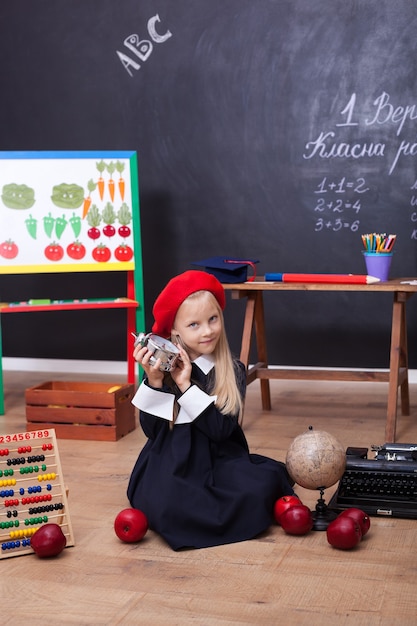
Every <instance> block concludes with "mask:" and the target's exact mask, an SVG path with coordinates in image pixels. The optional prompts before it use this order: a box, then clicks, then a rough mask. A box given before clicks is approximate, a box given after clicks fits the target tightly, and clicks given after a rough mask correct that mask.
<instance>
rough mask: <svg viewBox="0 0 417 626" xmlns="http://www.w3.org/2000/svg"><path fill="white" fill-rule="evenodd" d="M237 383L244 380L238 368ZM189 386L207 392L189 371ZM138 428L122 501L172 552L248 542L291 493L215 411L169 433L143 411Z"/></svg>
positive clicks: (283, 476)
mask: <svg viewBox="0 0 417 626" xmlns="http://www.w3.org/2000/svg"><path fill="white" fill-rule="evenodd" d="M242 368H243V369H242ZM238 378H239V379H240V382H242V381H243V380H244V378H245V376H244V367H243V365H242V364H241V363H239V374H238ZM192 381H193V383H195V384H197V385H198V386H199V387H200V388H201V389H203V390H206V389H207V382H208V376H206V375H205V374H204V373H203V372H202V371H201V370H200V369H199V368H198V367H197V366H196V365H195V364H193V374H192ZM242 384H243V383H242ZM165 391H167V390H166V389H165ZM170 392H171V393H172V391H171V390H170ZM140 423H141V426H142V429H143V432H144V433H145V435H146V436H147V437H148V441H147V443H146V444H145V446H144V447H143V449H142V451H141V453H140V455H139V458H138V460H137V461H136V464H135V466H134V468H133V471H132V474H131V477H130V480H129V485H128V489H127V495H128V498H129V501H130V504H131V506H132V507H134V508H137V509H140V510H142V511H143V512H144V513H145V514H146V516H147V518H148V521H149V527H150V528H151V529H152V530H154V531H156V532H157V533H159V534H160V535H161V536H162V537H163V538H164V539H165V540H166V541H167V543H168V544H169V545H170V546H171V548H172V549H174V550H178V549H180V548H204V547H209V546H216V545H221V544H226V543H234V542H237V541H244V540H247V539H251V538H253V537H255V536H256V535H258V534H260V533H261V532H263V531H265V530H266V529H267V528H268V527H269V526H270V525H271V523H273V521H274V520H273V507H274V503H275V501H276V500H277V498H279V497H280V496H283V495H287V494H292V493H293V489H292V486H291V483H290V479H289V477H288V474H287V471H286V469H285V465H284V464H283V463H280V462H278V461H275V460H273V459H270V458H268V457H264V456H261V455H258V454H250V453H249V449H248V444H247V441H246V438H245V435H244V434H243V431H242V429H241V427H240V426H239V424H238V420H237V418H236V417H235V416H231V415H223V414H222V413H220V412H219V411H218V410H217V408H216V407H215V405H214V404H210V406H209V407H208V408H206V409H205V410H204V411H203V413H201V415H199V416H198V417H197V418H196V419H195V420H194V421H193V422H191V423H189V424H178V425H175V426H174V427H173V428H172V429H170V427H169V422H167V421H166V420H164V419H161V418H160V417H155V416H153V415H151V414H150V413H146V412H143V411H141V412H140Z"/></svg>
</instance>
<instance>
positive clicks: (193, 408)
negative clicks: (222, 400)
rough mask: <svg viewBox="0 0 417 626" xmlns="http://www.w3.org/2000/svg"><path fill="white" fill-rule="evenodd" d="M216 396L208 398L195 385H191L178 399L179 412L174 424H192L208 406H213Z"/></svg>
mask: <svg viewBox="0 0 417 626" xmlns="http://www.w3.org/2000/svg"><path fill="white" fill-rule="evenodd" d="M216 400H217V396H209V395H208V394H207V393H205V392H204V391H202V389H200V388H199V387H197V385H191V387H190V388H189V389H187V391H186V392H185V393H184V394H183V395H182V396H181V397H180V398H179V400H178V404H179V405H180V407H181V408H180V411H179V413H178V416H177V419H176V420H175V424H189V423H191V422H193V421H194V420H195V419H196V418H197V417H198V416H199V415H201V413H202V412H203V411H205V410H206V408H207V407H208V406H210V404H214V403H215V402H216Z"/></svg>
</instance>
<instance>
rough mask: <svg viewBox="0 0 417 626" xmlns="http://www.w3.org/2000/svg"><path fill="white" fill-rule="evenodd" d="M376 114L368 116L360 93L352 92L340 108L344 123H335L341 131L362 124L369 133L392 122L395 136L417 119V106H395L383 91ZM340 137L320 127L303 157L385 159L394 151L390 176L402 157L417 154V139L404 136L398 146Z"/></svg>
mask: <svg viewBox="0 0 417 626" xmlns="http://www.w3.org/2000/svg"><path fill="white" fill-rule="evenodd" d="M372 106H373V108H374V111H373V113H372V115H369V116H367V117H365V116H364V115H363V114H362V113H361V111H360V108H359V110H358V106H357V95H356V93H352V95H351V96H350V99H349V101H348V103H347V104H346V106H345V107H344V108H342V110H341V111H340V115H341V116H343V118H344V120H343V121H342V122H337V123H336V124H335V126H336V128H337V129H340V131H339V132H342V130H343V129H346V128H351V127H355V128H357V127H359V128H362V129H363V132H364V133H366V131H367V129H369V128H370V127H372V126H384V125H390V126H392V127H393V128H394V130H395V137H399V136H400V134H401V133H402V132H403V131H404V130H405V128H406V124H407V123H410V122H414V121H415V120H417V105H416V104H406V105H401V104H400V105H394V104H392V102H391V97H390V95H389V94H388V93H387V92H386V91H383V92H382V93H381V94H380V95H379V96H378V97H377V98H376V99H375V100H374V101H373V103H372ZM344 139H345V138H343V140H342V139H341V138H339V135H338V132H335V131H333V130H320V131H319V132H318V134H317V136H316V138H315V139H313V140H312V141H308V142H307V143H306V144H305V147H304V152H303V155H302V156H303V159H306V160H310V159H313V158H320V159H353V160H366V159H372V158H378V159H385V158H388V157H390V158H391V155H392V154H394V156H393V157H392V158H391V160H390V162H389V164H388V175H391V174H392V173H393V172H394V170H395V168H396V167H397V165H398V163H399V161H400V159H402V158H404V157H414V156H416V155H417V142H414V141H408V140H406V139H402V140H401V142H400V143H399V144H397V145H395V144H393V145H390V144H389V143H387V142H373V141H367V140H366V138H364V139H363V140H359V141H357V140H354V141H349V139H348V140H347V141H346V140H344Z"/></svg>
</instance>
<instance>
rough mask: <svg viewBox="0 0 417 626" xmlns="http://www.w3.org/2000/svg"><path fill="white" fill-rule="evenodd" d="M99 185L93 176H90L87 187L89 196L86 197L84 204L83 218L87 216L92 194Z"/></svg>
mask: <svg viewBox="0 0 417 626" xmlns="http://www.w3.org/2000/svg"><path fill="white" fill-rule="evenodd" d="M96 187H97V185H96V183H95V182H94V181H93V179H92V178H90V180H89V181H88V183H87V188H88V196H87V197H86V198H84V204H83V219H84V218H85V217H86V215H87V213H88V211H89V209H90V207H91V202H92V200H91V194H92V193H93V191H94V189H95V188H96Z"/></svg>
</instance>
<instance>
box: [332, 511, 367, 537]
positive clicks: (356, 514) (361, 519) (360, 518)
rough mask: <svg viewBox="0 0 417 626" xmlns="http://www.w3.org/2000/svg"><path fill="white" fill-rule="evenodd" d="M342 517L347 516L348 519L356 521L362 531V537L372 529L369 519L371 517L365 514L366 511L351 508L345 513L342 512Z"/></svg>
mask: <svg viewBox="0 0 417 626" xmlns="http://www.w3.org/2000/svg"><path fill="white" fill-rule="evenodd" d="M340 515H341V516H345V515H347V516H348V517H352V518H353V519H354V520H356V521H357V522H358V524H359V527H360V529H361V533H362V537H364V536H365V535H366V533H367V532H368V530H369V529H370V527H371V520H370V518H369V515H368V514H367V513H365V511H362V509H357V508H355V507H351V508H350V509H346V510H345V511H342V513H340ZM339 517H340V516H339Z"/></svg>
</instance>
